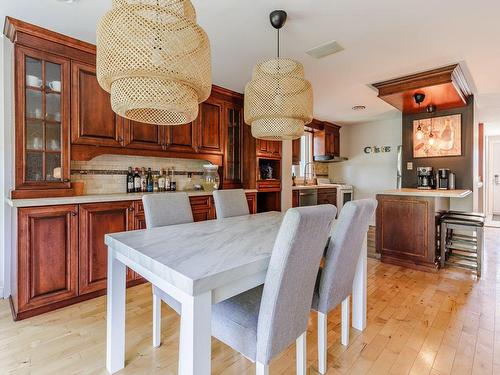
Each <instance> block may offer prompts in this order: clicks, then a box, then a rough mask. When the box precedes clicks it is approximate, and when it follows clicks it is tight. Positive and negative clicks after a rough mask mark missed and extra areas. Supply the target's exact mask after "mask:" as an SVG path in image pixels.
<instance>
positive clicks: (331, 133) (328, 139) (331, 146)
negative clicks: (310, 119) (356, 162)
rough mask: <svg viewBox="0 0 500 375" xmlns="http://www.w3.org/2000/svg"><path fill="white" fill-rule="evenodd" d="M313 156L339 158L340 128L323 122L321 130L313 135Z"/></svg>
mask: <svg viewBox="0 0 500 375" xmlns="http://www.w3.org/2000/svg"><path fill="white" fill-rule="evenodd" d="M313 141H314V145H313V151H314V156H324V155H326V156H332V157H333V156H340V126H337V125H334V124H331V123H328V122H323V125H322V130H319V131H315V132H314V135H313Z"/></svg>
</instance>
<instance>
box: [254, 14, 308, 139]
mask: <svg viewBox="0 0 500 375" xmlns="http://www.w3.org/2000/svg"><path fill="white" fill-rule="evenodd" d="M270 19H271V24H272V25H273V27H274V28H276V29H277V30H278V57H277V58H276V59H270V60H267V61H264V62H262V63H259V64H257V65H256V66H255V68H254V71H253V75H252V80H251V81H250V82H249V83H248V84H247V85H246V87H245V110H244V112H245V122H246V123H247V124H249V125H251V126H252V135H253V136H254V137H255V138H259V139H264V140H273V141H276V140H289V139H297V138H300V137H301V136H302V135H303V134H304V125H306V124H308V123H310V122H311V121H312V119H313V94H312V87H311V83H310V82H309V81H307V80H306V79H304V67H303V66H302V64H300V63H299V62H297V61H294V60H292V59H286V58H280V55H279V30H280V28H281V27H283V25H284V24H285V21H286V12H284V11H282V10H276V11H273V12H272V13H271V15H270Z"/></svg>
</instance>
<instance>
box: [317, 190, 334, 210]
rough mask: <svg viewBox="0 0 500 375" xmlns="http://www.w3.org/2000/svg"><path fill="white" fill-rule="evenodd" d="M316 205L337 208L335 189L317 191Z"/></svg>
mask: <svg viewBox="0 0 500 375" xmlns="http://www.w3.org/2000/svg"><path fill="white" fill-rule="evenodd" d="M318 204H333V205H334V206H337V189H323V188H321V189H318Z"/></svg>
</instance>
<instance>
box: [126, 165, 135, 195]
mask: <svg viewBox="0 0 500 375" xmlns="http://www.w3.org/2000/svg"><path fill="white" fill-rule="evenodd" d="M134 191H135V189H134V174H133V173H132V167H128V171H127V193H133V192H134Z"/></svg>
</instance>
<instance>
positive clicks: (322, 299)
mask: <svg viewBox="0 0 500 375" xmlns="http://www.w3.org/2000/svg"><path fill="white" fill-rule="evenodd" d="M376 208H377V201H376V200H375V199H361V200H356V201H352V202H348V203H346V204H345V205H344V206H343V207H342V211H340V215H339V218H338V220H337V222H336V223H335V226H334V228H333V231H332V235H331V237H330V243H329V244H328V249H327V251H326V258H325V263H324V266H323V269H322V270H321V277H320V283H319V301H318V311H319V312H321V313H324V314H327V313H328V312H329V311H330V310H331V309H333V308H335V307H336V306H338V304H339V303H340V302H342V301H343V300H344V299H346V298H347V297H348V296H349V295H351V294H352V283H353V281H354V275H355V272H356V266H357V263H358V259H359V255H360V254H361V247H362V246H363V240H364V238H365V236H366V233H367V231H368V225H369V223H370V220H371V219H372V217H373V215H374V213H375V209H376Z"/></svg>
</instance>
